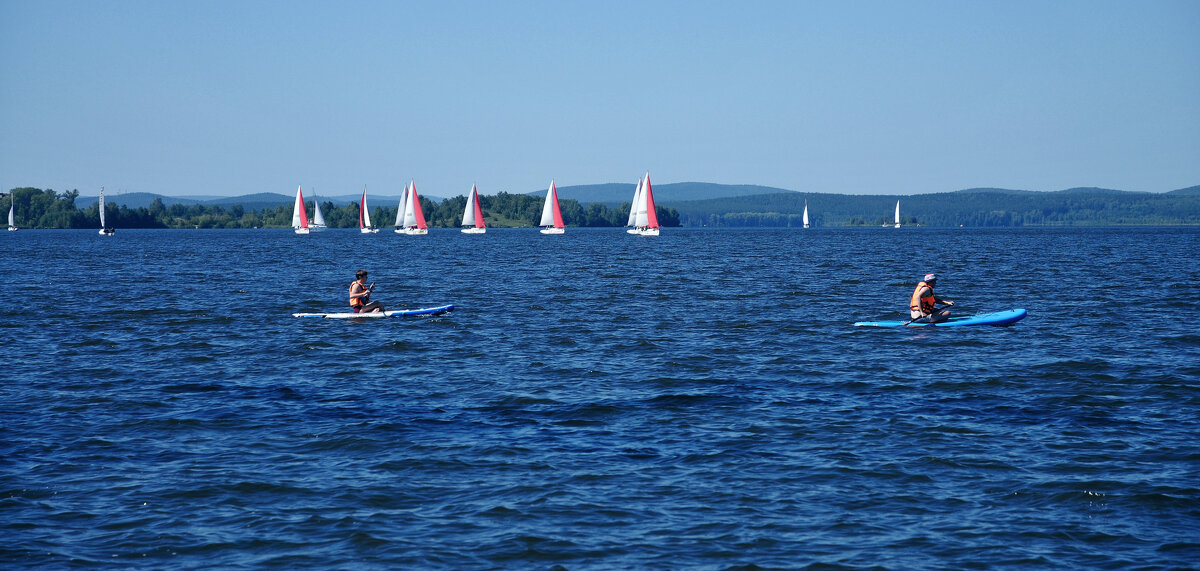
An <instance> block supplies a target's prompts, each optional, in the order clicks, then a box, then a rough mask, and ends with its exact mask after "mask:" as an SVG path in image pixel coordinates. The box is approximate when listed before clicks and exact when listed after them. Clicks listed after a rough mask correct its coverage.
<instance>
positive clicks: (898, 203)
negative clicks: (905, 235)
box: [896, 200, 900, 228]
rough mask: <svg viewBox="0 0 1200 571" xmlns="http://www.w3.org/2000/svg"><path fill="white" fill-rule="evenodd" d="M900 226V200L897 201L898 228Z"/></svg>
mask: <svg viewBox="0 0 1200 571" xmlns="http://www.w3.org/2000/svg"><path fill="white" fill-rule="evenodd" d="M899 227H900V201H899V200H897V201H896V228H899Z"/></svg>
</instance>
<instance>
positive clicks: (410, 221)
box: [404, 181, 429, 236]
mask: <svg viewBox="0 0 1200 571" xmlns="http://www.w3.org/2000/svg"><path fill="white" fill-rule="evenodd" d="M404 233H405V234H407V235H409V236H424V235H426V234H428V233H429V226H427V225H426V224H425V212H424V211H422V210H421V197H420V196H419V195H418V194H417V183H416V181H409V183H408V193H407V196H406V197H405V200H404Z"/></svg>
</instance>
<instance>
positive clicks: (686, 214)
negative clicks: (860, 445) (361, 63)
mask: <svg viewBox="0 0 1200 571" xmlns="http://www.w3.org/2000/svg"><path fill="white" fill-rule="evenodd" d="M29 190H36V189H29ZM558 190H559V197H560V199H562V200H564V201H567V202H568V203H569V204H576V206H574V208H576V209H579V208H580V205H582V206H583V208H582V209H581V212H584V211H586V212H591V209H590V207H589V206H588V205H589V204H592V205H597V206H599V205H603V207H605V208H608V209H611V210H622V209H623V208H628V203H629V200H630V198H631V197H632V195H633V190H634V184H633V183H609V184H597V185H579V186H565V187H560V188H559V189H558ZM544 192H545V191H544V190H541V191H535V192H530V193H528V194H527V195H501V194H495V195H487V194H484V195H483V196H484V205H485V208H497V207H496V206H494V205H496V204H501V203H506V200H505V199H502V196H514V197H523V198H525V199H526V200H528V197H529V196H541V195H542V194H543V193H544ZM654 195H655V199H656V202H657V204H658V206H659V207H664V208H669V209H671V210H673V211H674V212H676V213H677V214H678V220H679V222H680V223H681V224H683V225H684V226H799V225H800V224H801V222H800V219H801V213H802V212H803V211H804V206H805V204H806V203H807V204H808V208H809V217H810V219H811V221H812V224H813V225H814V226H818V227H819V226H878V225H880V224H882V223H883V222H885V221H886V222H889V223H890V220H891V217H892V212H893V209H894V208H895V204H896V201H897V200H899V201H900V214H901V218H902V223H903V224H905V225H924V226H960V225H961V226H1026V225H1032V226H1068V225H1156V224H1165V225H1176V224H1188V225H1200V186H1191V187H1187V188H1181V189H1178V190H1174V191H1171V192H1165V193H1152V192H1128V191H1122V190H1114V189H1107V188H1094V187H1080V188H1069V189H1065V190H1059V191H1054V192H1042V191H1029V190H1012V189H1003V188H971V189H964V190H958V191H953V192H943V193H931V194H918V195H910V196H894V195H846V194H830V193H811V192H796V191H791V190H785V189H779V188H772V187H766V186H756V185H723V184H714V183H697V182H684V183H672V184H662V185H655V186H654ZM106 198H107V199H108V201H109V203H110V207H116V206H118V205H119V206H124V207H127V208H130V209H138V208H148V207H149V206H150V205H151V203H153V201H154V200H155V199H161V200H162V201H163V203H164V205H166V206H168V207H171V206H173V205H183V206H192V205H201V206H206V207H208V206H220V207H222V208H226V209H231V208H232V207H235V206H241V208H242V209H244V210H245V211H247V212H256V211H267V210H273V211H275V212H273V213H272V214H271V215H270V216H283V215H284V214H288V213H290V207H291V203H292V201H293V200H294V198H293V196H291V195H285V194H279V193H260V194H251V195H245V196H235V197H208V198H203V197H168V196H161V195H157V194H151V193H116V194H110V195H106ZM202 198H203V199H202ZM306 198H309V202H310V204H311V196H307V197H306ZM317 198H318V199H319V200H321V201H322V202H323V203H324V202H332V203H333V204H334V205H335V206H337V207H338V208H339V209H341V210H347V209H348V210H347V212H349V211H354V212H356V210H355V209H354V207H353V206H352V205H353V204H355V203H357V202H358V198H359V196H358V195H339V196H323V195H318V197H317ZM368 198H369V200H370V202H371V206H372V211H373V213H374V212H375V209H383V211H386V210H389V209H390V210H391V211H392V212H395V205H396V203H397V202H399V197H398V196H374V195H368ZM423 198H426V199H429V200H430V201H432V202H433V203H434V204H435V205H439V204H443V203H448V202H447V199H443V198H440V197H430V196H423ZM0 200H3V199H0ZM461 200H462V199H461V198H457V197H456V198H452V199H449V202H454V201H461ZM493 200H496V201H498V202H492V201H493ZM95 203H96V197H94V196H90V197H83V196H81V197H78V198H76V200H75V207H76V208H79V209H83V210H86V209H89V208H94V205H95ZM518 206H519V205H518ZM456 208H457V209H459V210H458V211H456V212H453V213H451V214H447V215H446V217H447V220H449V219H450V218H454V217H456V216H458V215H459V213H460V212H461V208H462V206H456ZM514 208H517V210H520V208H523V207H520V208H518V207H517V206H514ZM531 208H534V207H533V206H531ZM280 209H283V210H280ZM284 210H286V211H287V212H284V214H280V212H283V211H284ZM449 210H455V209H454V208H450V209H449ZM601 210H603V209H601ZM514 212H516V211H515V210H514ZM332 214H335V212H329V213H327V216H329V215H332ZM288 215H290V214H288ZM345 215H346V216H349V217H350V218H353V217H354V216H356V214H353V213H352V214H345ZM375 215H376V216H378V215H379V214H378V213H375ZM175 216H178V214H176V215H175ZM529 216H533V215H532V214H530V215H529ZM581 216H582V215H581ZM518 218H519V219H521V220H524V219H525V218H527V216H524V213H522V214H521V216H518ZM63 224H66V223H65V222H61V221H57V219H54V220H49V219H47V221H45V222H43V227H66V226H63ZM447 224H449V222H447ZM451 225H452V224H451Z"/></svg>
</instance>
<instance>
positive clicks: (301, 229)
mask: <svg viewBox="0 0 1200 571" xmlns="http://www.w3.org/2000/svg"><path fill="white" fill-rule="evenodd" d="M309 231H310V230H309V229H308V228H297V229H296V233H297V234H308V233H309Z"/></svg>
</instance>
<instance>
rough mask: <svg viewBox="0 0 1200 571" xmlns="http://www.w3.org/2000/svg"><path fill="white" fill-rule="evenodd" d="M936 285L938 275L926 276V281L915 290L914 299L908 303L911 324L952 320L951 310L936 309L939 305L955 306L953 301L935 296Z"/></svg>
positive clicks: (922, 281)
mask: <svg viewBox="0 0 1200 571" xmlns="http://www.w3.org/2000/svg"><path fill="white" fill-rule="evenodd" d="M936 285H937V274H932V273H929V274H925V279H924V280H921V283H919V284H917V289H915V290H913V294H912V298H911V299H910V300H909V302H908V316H909V317H911V318H912V321H910V322H909V323H912V322H921V323H940V322H942V321H945V320H947V319H950V310H949V309H946V308H944V307H934V305H935V304H938V303H940V304H942V305H945V306H949V305H954V302H953V301H950V300H948V299H946V298H943V297H941V296H937V295H934V294H933V288H934V286H936Z"/></svg>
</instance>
